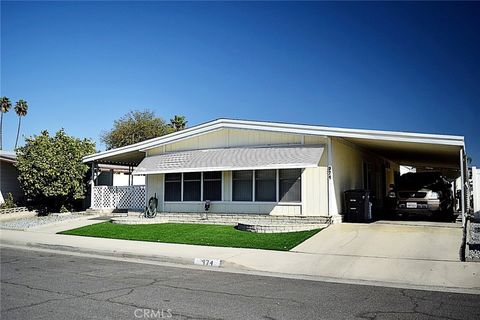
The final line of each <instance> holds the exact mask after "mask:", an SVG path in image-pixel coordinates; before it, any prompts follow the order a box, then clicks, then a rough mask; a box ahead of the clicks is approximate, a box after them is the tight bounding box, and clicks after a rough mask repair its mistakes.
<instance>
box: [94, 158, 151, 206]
mask: <svg viewBox="0 0 480 320" xmlns="http://www.w3.org/2000/svg"><path fill="white" fill-rule="evenodd" d="M143 157H144V154H143V153H141V152H130V153H127V154H118V155H113V156H109V157H98V156H97V155H93V158H95V159H92V160H91V161H88V163H89V165H90V168H91V169H90V171H91V176H90V181H89V187H90V188H89V193H88V197H87V200H88V201H89V208H90V209H91V210H94V211H101V212H114V211H117V210H121V211H128V210H143V209H144V208H145V203H146V185H145V178H144V177H143V176H134V175H133V171H134V169H135V167H136V166H137V165H138V164H139V163H140V161H141V160H142V159H143Z"/></svg>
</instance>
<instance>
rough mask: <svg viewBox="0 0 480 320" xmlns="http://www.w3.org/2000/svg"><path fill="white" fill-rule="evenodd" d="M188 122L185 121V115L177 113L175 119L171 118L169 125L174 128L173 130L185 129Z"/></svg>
mask: <svg viewBox="0 0 480 320" xmlns="http://www.w3.org/2000/svg"><path fill="white" fill-rule="evenodd" d="M187 122H188V121H185V116H178V115H175V116H174V117H173V119H170V124H169V126H170V128H172V129H173V131H180V130H183V129H185V127H186V126H187Z"/></svg>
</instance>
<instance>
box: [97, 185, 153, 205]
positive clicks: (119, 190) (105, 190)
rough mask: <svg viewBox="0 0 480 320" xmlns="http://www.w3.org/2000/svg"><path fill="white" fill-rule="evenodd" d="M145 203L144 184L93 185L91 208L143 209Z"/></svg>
mask: <svg viewBox="0 0 480 320" xmlns="http://www.w3.org/2000/svg"><path fill="white" fill-rule="evenodd" d="M145 204H146V192H145V186H121V187H117V186H94V187H93V192H92V208H93V209H143V208H144V207H145Z"/></svg>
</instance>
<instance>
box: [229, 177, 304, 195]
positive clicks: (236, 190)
mask: <svg viewBox="0 0 480 320" xmlns="http://www.w3.org/2000/svg"><path fill="white" fill-rule="evenodd" d="M253 190H255V192H253ZM254 193H255V195H254ZM232 200H233V201H258V202H301V201H302V170H301V169H280V170H254V171H253V170H249V171H233V172H232Z"/></svg>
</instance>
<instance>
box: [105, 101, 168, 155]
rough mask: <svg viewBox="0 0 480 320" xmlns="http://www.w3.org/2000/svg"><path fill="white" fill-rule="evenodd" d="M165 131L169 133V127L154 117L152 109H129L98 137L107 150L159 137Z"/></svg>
mask: <svg viewBox="0 0 480 320" xmlns="http://www.w3.org/2000/svg"><path fill="white" fill-rule="evenodd" d="M167 133H169V128H168V126H167V125H166V123H165V121H164V120H162V119H161V118H159V117H156V116H155V113H154V112H153V111H150V110H145V111H130V112H129V113H127V114H126V115H124V116H123V117H121V118H120V119H119V120H115V122H114V123H113V128H112V129H111V130H110V131H108V132H105V133H103V134H102V136H101V138H100V139H101V140H102V142H103V143H104V144H105V146H106V148H107V150H109V149H114V148H120V147H123V146H128V145H130V144H133V143H137V142H141V141H145V140H148V139H152V138H156V137H160V136H163V135H165V134H167Z"/></svg>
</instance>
